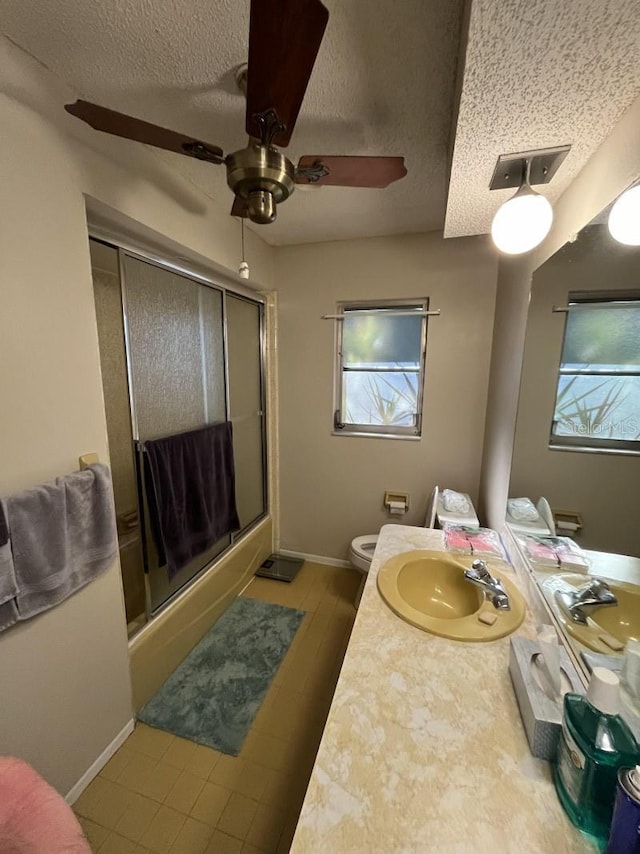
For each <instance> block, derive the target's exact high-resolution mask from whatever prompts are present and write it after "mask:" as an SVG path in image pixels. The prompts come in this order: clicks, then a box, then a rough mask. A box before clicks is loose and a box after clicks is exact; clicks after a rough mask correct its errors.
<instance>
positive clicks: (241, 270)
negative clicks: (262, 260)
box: [238, 217, 249, 279]
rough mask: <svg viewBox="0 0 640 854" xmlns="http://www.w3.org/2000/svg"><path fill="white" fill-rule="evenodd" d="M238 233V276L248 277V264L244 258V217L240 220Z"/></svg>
mask: <svg viewBox="0 0 640 854" xmlns="http://www.w3.org/2000/svg"><path fill="white" fill-rule="evenodd" d="M240 229H241V231H240V233H241V235H242V261H241V263H240V267H239V268H238V273H240V278H242V279H248V278H249V265H248V264H247V262H246V261H245V260H244V217H242V219H241V220H240Z"/></svg>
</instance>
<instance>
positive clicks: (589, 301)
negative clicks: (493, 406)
mask: <svg viewBox="0 0 640 854" xmlns="http://www.w3.org/2000/svg"><path fill="white" fill-rule="evenodd" d="M616 304H618V307H619V310H624V308H626V307H634V308H636V309H638V308H640V291H575V292H571V293H570V294H569V299H568V302H567V308H566V309H562V311H565V312H566V313H567V318H565V324H564V331H563V335H562V349H561V351H560V364H559V365H558V372H557V375H556V381H555V395H554V398H553V411H552V413H551V427H550V431H549V448H550V450H554V451H578V452H585V453H604V454H622V455H626V456H638V455H640V441H639V440H637V439H636V440H633V439H632V440H626V439H604V438H603V439H600V438H597V437H594V436H587V435H586V434H585V435H583V436H563V435H558V434H557V433H554V429H555V424H556V421H555V420H554V416H555V412H556V404H557V399H558V386H559V382H560V377H561V376H563V375H565V376H567V375H570V376H576V375H577V376H579V375H582V376H597V375H602V376H621V377H622V376H640V365H639V366H638V369H637V370H633V371H628V370H627V371H620V372H613V371H612V372H603V371H599V370H598V369H594V370H589V369H585V370H576V371H572V370H570V369H564V368H563V367H562V360H563V358H564V348H565V341H566V335H567V320H568V315H569V312H571V311H588V310H589V309H591V310H593V311H597V310H598V307H602V308H605V307H606V308H611V307H616ZM557 310H558V309H556V311H557ZM638 420H639V422H640V415H639V419H638Z"/></svg>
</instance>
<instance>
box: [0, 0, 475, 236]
mask: <svg viewBox="0 0 640 854" xmlns="http://www.w3.org/2000/svg"><path fill="white" fill-rule="evenodd" d="M325 3H326V5H327V6H328V8H329V12H330V17H329V25H328V27H327V31H326V34H325V37H324V41H323V43H322V47H321V49H320V54H319V56H318V60H317V63H316V66H315V68H314V72H313V75H312V77H311V82H310V85H309V88H308V90H307V97H306V99H305V102H304V104H303V107H302V110H301V112H300V116H299V119H298V124H297V126H296V131H295V133H294V136H293V139H292V143H291V145H290V146H289V148H288V149H287V150H286V153H287V155H288V156H289V157H290V158H291V159H292V160H294V161H297V159H298V157H299V156H300V155H302V154H370V155H384V154H388V155H404V156H405V157H406V165H407V168H408V172H409V174H408V175H407V177H406V178H404V179H402V180H401V181H399V182H397V183H396V184H394V185H392V186H390V187H389V188H388V189H386V190H361V189H343V188H333V187H325V188H316V189H311V190H307V191H297V192H296V193H295V194H294V196H293V197H292V198H291V199H290V200H289V201H287V202H286V203H285V204H284V205H282V206H281V207H280V209H279V216H278V221H277V222H276V223H275V224H273V225H270V226H261V227H257V228H259V233H260V235H261V236H262V237H263V238H264V239H265V240H267V241H268V242H270V243H275V244H284V243H299V242H307V241H320V240H331V239H340V238H349V237H360V236H370V235H379V234H391V233H402V232H416V231H429V230H433V229H438V228H442V225H443V222H444V210H445V201H446V177H447V176H446V171H447V155H446V152H447V146H448V143H449V138H450V131H451V120H452V108H453V101H454V85H455V72H456V65H457V58H458V49H459V47H458V45H459V33H460V21H461V9H462V5H463V0H349V2H344V0H343V2H340V0H325ZM248 22H249V2H248V0H181V2H175V0H100V2H87V0H56V2H49V3H43V2H41V0H2V3H0V31H1V32H3V33H5V34H6V35H7V36H9V38H11V39H12V40H13V41H14V42H15V43H16V44H18V45H19V46H21V47H22V48H23V49H25V50H27V51H28V52H29V53H31V54H32V55H34V56H35V57H37V58H38V59H39V60H40V61H41V62H42V63H43V64H44V65H46V66H47V67H48V68H49V69H50V70H51V71H53V72H54V74H56V75H57V76H58V77H60V78H61V79H62V80H64V81H65V82H66V83H67V84H69V85H70V86H71V87H72V88H73V89H75V90H76V91H77V93H78V94H79V95H80V96H82V97H84V98H86V99H88V100H92V101H95V102H97V103H100V104H103V105H105V106H108V107H111V108H112V109H116V110H120V111H121V112H125V113H130V114H132V115H136V116H138V117H140V118H143V119H146V120H147V121H151V122H155V123H156V124H160V125H163V126H165V127H170V128H172V129H174V130H177V131H180V132H182V133H187V134H193V135H194V136H198V137H200V138H202V139H204V140H207V141H209V142H212V143H215V144H218V145H220V146H221V147H222V148H223V149H224V150H225V152H228V151H233V150H235V149H237V148H241V147H243V146H244V145H245V144H246V136H245V134H244V99H243V98H242V96H240V95H239V94H238V92H237V90H236V88H235V84H234V81H233V76H232V74H230V70H231V69H233V68H234V67H235V66H237V65H238V64H239V63H241V62H244V61H246V58H247V37H248ZM122 145H125V146H136V145H137V144H136V143H133V142H124V143H122ZM158 156H160V157H161V158H162V159H163V161H164V162H166V163H169V162H171V163H173V164H175V169H176V170H177V171H179V172H180V173H181V174H183V175H184V176H186V177H187V178H188V179H189V180H191V181H192V182H193V183H195V184H196V185H197V186H199V187H200V188H201V189H202V190H203V191H204V192H205V193H207V194H208V195H209V196H211V197H212V198H213V199H215V200H217V201H218V202H219V203H220V204H221V205H223V206H227V205H228V207H229V209H230V207H231V202H232V196H231V192H230V191H229V190H228V189H227V187H226V181H225V172H224V168H222V167H212V166H209V165H206V164H202V163H198V162H194V161H193V160H190V159H188V158H183V157H179V156H175V155H171V154H166V153H164V152H162V153H160V152H158Z"/></svg>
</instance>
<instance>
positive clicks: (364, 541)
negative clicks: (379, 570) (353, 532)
mask: <svg viewBox="0 0 640 854" xmlns="http://www.w3.org/2000/svg"><path fill="white" fill-rule="evenodd" d="M377 543H378V535H377V534H364V535H363V536H362V537H355V538H354V539H353V540H351V545H350V546H349V561H350V563H351V566H353V567H354V569H357V570H358V571H359V572H361V573H362V578H361V580H360V587H358V592H357V594H356V601H355V606H356V608H357V607H358V605H359V604H360V599H361V598H362V591H363V590H364V585H365V583H366V581H367V574H368V572H369V567H370V566H371V561H372V560H373V553H374V552H375V550H376V545H377Z"/></svg>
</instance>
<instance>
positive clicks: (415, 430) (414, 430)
mask: <svg viewBox="0 0 640 854" xmlns="http://www.w3.org/2000/svg"><path fill="white" fill-rule="evenodd" d="M337 309H338V312H337V315H336V317H337V318H338V319H337V322H336V324H335V327H336V334H335V342H336V344H335V359H334V362H335V370H334V396H333V430H332V433H333V435H334V436H366V437H376V438H387V439H420V438H421V436H422V411H423V405H424V385H425V367H426V352H427V321H428V314H427V312H428V309H429V298H428V297H417V298H415V299H390V300H359V301H348V302H339V303H337ZM350 311H353V312H356V311H357V312H368V313H369V312H370V313H377V312H380V313H383V312H389V313H391V312H394V313H404V312H412V313H413V311H415V312H416V314H418V313H420V314H421V316H422V327H421V338H420V359H419V367H418V369H417V370H415V374H416V376H417V378H418V384H417V400H416V418H415V424H413V425H410V426H398V425H393V424H358V423H355V422H348V421H345V420H343V414H342V412H341V408H342V382H343V376H344V374H345V373H346V372H347V371H348V370H354V369H346V368H345V367H344V364H343V356H342V349H343V348H342V335H343V328H344V323H343V322H341V320H340V318H341V317H342V316H343V315H345V314H348V313H349V312H350ZM380 373H390V371H384V370H383V369H381V370H380Z"/></svg>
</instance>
